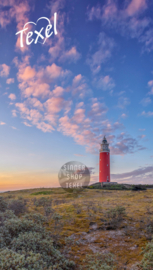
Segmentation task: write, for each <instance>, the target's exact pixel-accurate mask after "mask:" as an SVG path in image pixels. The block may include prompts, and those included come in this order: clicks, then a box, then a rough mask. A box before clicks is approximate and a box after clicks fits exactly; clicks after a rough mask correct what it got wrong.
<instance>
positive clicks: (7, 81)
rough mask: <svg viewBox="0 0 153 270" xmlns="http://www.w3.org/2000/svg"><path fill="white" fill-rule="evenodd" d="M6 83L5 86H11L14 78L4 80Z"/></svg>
mask: <svg viewBox="0 0 153 270" xmlns="http://www.w3.org/2000/svg"><path fill="white" fill-rule="evenodd" d="M6 83H7V84H11V83H14V78H9V79H7V80H6Z"/></svg>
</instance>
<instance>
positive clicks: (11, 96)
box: [8, 94, 16, 100]
mask: <svg viewBox="0 0 153 270" xmlns="http://www.w3.org/2000/svg"><path fill="white" fill-rule="evenodd" d="M8 97H9V98H10V99H11V100H15V99H16V95H15V94H10V95H9V96H8Z"/></svg>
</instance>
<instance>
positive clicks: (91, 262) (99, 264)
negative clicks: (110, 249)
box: [84, 253, 115, 270]
mask: <svg viewBox="0 0 153 270" xmlns="http://www.w3.org/2000/svg"><path fill="white" fill-rule="evenodd" d="M84 263H85V265H86V269H88V270H113V269H115V268H114V263H115V259H114V256H113V255H112V254H111V253H108V254H103V253H95V254H93V255H87V256H86V259H85V260H84Z"/></svg>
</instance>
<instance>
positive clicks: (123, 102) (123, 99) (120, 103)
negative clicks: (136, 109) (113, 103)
mask: <svg viewBox="0 0 153 270" xmlns="http://www.w3.org/2000/svg"><path fill="white" fill-rule="evenodd" d="M129 104H130V100H129V98H127V97H120V98H119V99H118V104H117V107H118V108H120V109H124V108H125V107H127V106H128V105H129Z"/></svg>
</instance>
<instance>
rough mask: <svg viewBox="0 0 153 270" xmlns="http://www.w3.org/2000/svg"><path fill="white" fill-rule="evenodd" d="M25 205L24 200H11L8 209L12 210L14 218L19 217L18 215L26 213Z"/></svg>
mask: <svg viewBox="0 0 153 270" xmlns="http://www.w3.org/2000/svg"><path fill="white" fill-rule="evenodd" d="M26 204H27V202H26V200H23V199H19V200H12V201H11V202H10V203H9V206H8V208H9V209H10V210H12V211H13V212H14V214H15V215H16V216H19V215H20V214H24V213H25V212H27V206H26Z"/></svg>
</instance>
